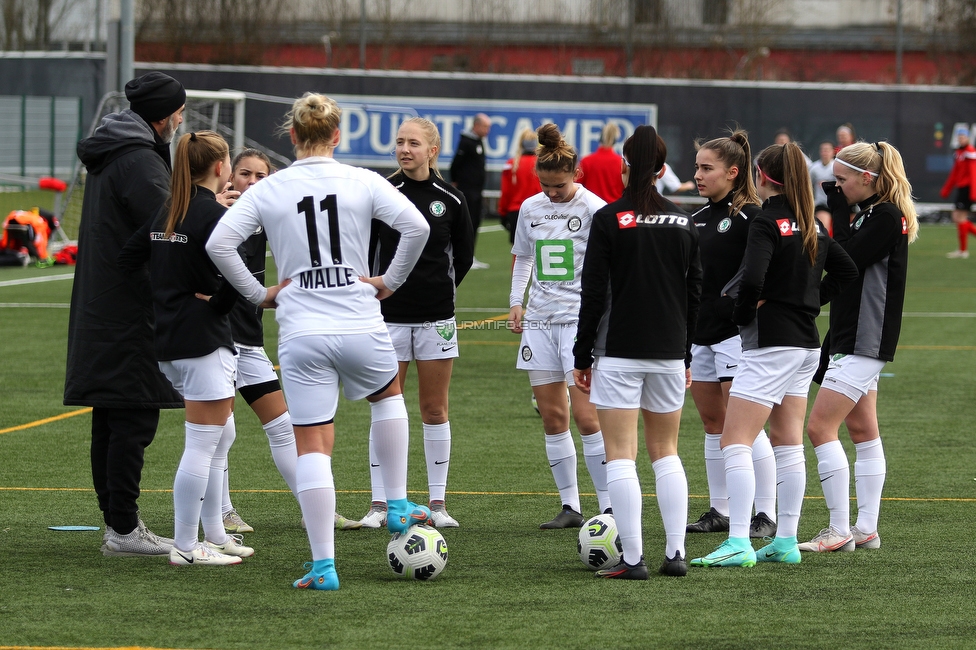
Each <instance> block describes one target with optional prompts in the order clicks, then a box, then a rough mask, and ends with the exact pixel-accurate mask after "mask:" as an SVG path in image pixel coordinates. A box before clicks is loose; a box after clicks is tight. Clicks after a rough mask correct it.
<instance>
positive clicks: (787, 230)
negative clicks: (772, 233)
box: [776, 219, 793, 237]
mask: <svg viewBox="0 0 976 650" xmlns="http://www.w3.org/2000/svg"><path fill="white" fill-rule="evenodd" d="M776 225H777V226H779V234H780V235H781V236H782V237H792V236H793V224H792V223H790V220H789V219H777V220H776Z"/></svg>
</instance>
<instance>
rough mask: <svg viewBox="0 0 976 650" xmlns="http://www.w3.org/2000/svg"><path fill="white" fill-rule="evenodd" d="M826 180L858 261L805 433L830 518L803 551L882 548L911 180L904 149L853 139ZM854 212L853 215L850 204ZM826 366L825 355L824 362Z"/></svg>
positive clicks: (836, 306)
mask: <svg viewBox="0 0 976 650" xmlns="http://www.w3.org/2000/svg"><path fill="white" fill-rule="evenodd" d="M834 176H835V177H836V178H837V183H836V185H833V184H829V183H824V189H825V191H826V192H827V197H828V201H829V205H830V207H831V210H832V213H833V217H834V237H835V239H836V240H837V242H838V243H839V244H840V245H841V246H843V248H844V250H846V251H847V253H848V254H849V255H850V256H851V259H853V260H854V263H855V264H857V270H858V278H857V281H856V282H854V283H853V284H852V285H851V286H849V287H847V289H845V290H844V291H843V293H841V294H840V295H839V296H837V298H835V299H834V301H833V302H832V303H831V305H830V331H829V332H828V333H827V336H826V340H825V341H824V352H826V353H828V354H829V355H830V360H829V365H828V366H827V367H826V368H823V367H821V371H822V372H825V375H824V377H823V382H822V386H821V388H820V392H819V393H817V399H816V401H815V402H814V404H813V409H812V411H811V412H810V421H809V423H808V425H807V433H808V434H809V436H810V442H812V443H813V446H814V451H815V452H816V453H817V470H818V471H819V473H820V481H821V486H822V488H823V491H824V498H825V500H826V501H827V507H828V509H829V510H830V524H829V526H828V527H827V528H824V529H823V530H822V531H820V534H819V535H817V536H816V537H815V538H814V539H813V540H811V541H810V542H807V543H805V544H801V545H800V550H801V551H850V550H854V549H855V548H880V546H881V538H880V537H879V536H878V513H879V511H880V509H881V490H882V488H883V487H884V481H885V473H886V471H887V470H886V464H885V457H884V449H883V448H882V445H881V434H880V431H879V430H878V413H877V406H878V377H879V375H880V373H881V369H882V368H884V365H885V363H886V362H888V361H891V360H892V359H893V358H894V356H895V347H896V346H897V344H898V335H899V333H900V331H901V317H902V307H903V305H904V302H905V283H906V280H907V275H908V244H909V243H910V242H912V241H914V240H915V238H916V237H917V236H918V220H917V218H916V214H915V207H914V204H913V203H912V187H911V185H909V183H908V179H907V178H906V177H905V168H904V165H903V164H902V159H901V154H899V153H898V150H897V149H895V148H894V147H893V146H891V145H890V144H888V143H887V142H878V143H874V144H869V143H866V142H856V143H854V144H852V145H848V146H847V147H844V148H843V149H841V151H840V153H838V154H837V157H836V159H835V161H834ZM852 209H854V210H856V211H857V213H856V214H855V215H854V217H853V219H852V218H850V213H851V210H852ZM822 366H823V363H822ZM841 422H844V423H846V424H847V430H848V432H849V433H850V435H851V441H852V442H853V443H854V448H855V450H856V452H857V456H856V460H855V462H854V476H855V483H856V485H857V522H856V523H855V525H854V526H853V527H851V526H850V465H849V464H848V461H847V454H846V453H845V452H844V448H843V447H842V446H841V444H840V441H839V440H838V429H839V427H840V423H841Z"/></svg>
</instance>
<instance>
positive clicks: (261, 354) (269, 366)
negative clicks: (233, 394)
mask: <svg viewBox="0 0 976 650" xmlns="http://www.w3.org/2000/svg"><path fill="white" fill-rule="evenodd" d="M235 347H236V348H237V390H240V389H242V388H244V387H246V386H256V385H257V384H266V383H268V382H270V381H278V375H277V374H275V370H274V364H273V363H271V359H269V358H268V353H267V352H265V351H264V348H254V347H250V346H242V345H237V344H235Z"/></svg>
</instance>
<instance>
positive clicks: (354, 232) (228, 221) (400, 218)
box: [207, 156, 430, 341]
mask: <svg viewBox="0 0 976 650" xmlns="http://www.w3.org/2000/svg"><path fill="white" fill-rule="evenodd" d="M372 219H378V220H380V221H382V222H384V223H386V224H388V225H389V226H390V227H392V228H393V229H395V230H397V231H399V232H400V243H399V245H398V246H397V251H396V255H395V256H394V258H393V261H392V263H391V264H390V267H389V269H388V270H387V272H386V274H385V275H384V276H383V282H384V284H385V285H386V287H387V288H388V289H391V290H396V289H397V288H398V287H399V286H400V285H401V284H403V282H404V281H405V280H406V278H407V275H408V274H409V273H410V271H411V269H412V268H413V265H414V264H415V263H416V262H417V259H418V258H419V257H420V253H421V252H422V251H423V248H424V244H425V243H426V242H427V234H428V233H429V231H430V228H429V226H428V225H427V222H426V221H425V220H424V218H423V216H422V215H421V214H420V212H419V211H417V208H416V207H414V205H413V204H412V203H411V202H410V201H409V200H408V199H407V198H406V197H405V196H404V195H403V194H401V193H400V192H398V191H396V189H394V188H393V186H392V185H390V183H389V182H387V181H386V179H384V178H383V177H382V176H380V175H379V174H377V173H375V172H372V171H369V170H366V169H361V168H359V167H352V166H350V165H344V164H342V163H339V162H337V161H335V160H334V159H332V158H327V157H317V156H316V157H310V158H304V159H302V160H299V161H297V162H295V163H293V164H292V165H291V166H290V167H288V168H287V169H283V170H281V171H279V172H277V173H275V174H272V175H271V176H268V177H267V178H265V179H264V181H262V182H260V183H257V184H255V185H254V186H252V187H251V188H250V189H249V190H248V191H247V192H245V193H244V194H242V195H241V198H240V199H238V200H237V202H236V203H234V205H232V206H231V207H230V209H229V210H227V212H226V213H225V214H224V216H223V217H222V218H221V220H220V222H219V223H218V224H217V227H216V228H215V229H214V231H213V234H212V235H211V236H210V240H209V241H208V242H207V252H208V253H209V254H210V257H211V259H213V261H214V264H216V265H217V268H218V269H219V270H220V272H221V273H222V274H223V275H224V277H225V278H227V280H228V281H229V282H230V283H231V284H233V285H234V287H235V288H236V289H237V290H238V291H239V292H240V293H241V295H243V296H244V297H245V298H246V299H247V300H249V301H251V302H252V303H254V304H260V303H261V302H263V301H264V299H265V297H266V295H267V290H266V289H265V288H264V287H262V286H261V284H260V283H259V282H258V281H257V280H255V279H254V276H253V275H251V273H250V271H248V270H247V268H246V267H245V266H244V262H243V261H242V260H241V257H240V255H238V254H237V246H238V245H239V244H240V243H241V242H242V241H244V240H245V239H247V238H248V237H249V236H250V235H251V234H252V233H254V232H255V231H256V230H257V229H258V228H259V227H262V228H264V230H265V232H266V233H267V235H268V244H269V245H270V247H271V254H272V255H273V256H274V259H275V263H276V264H277V266H278V279H279V281H282V280H284V279H285V278H288V279H290V280H291V284H289V285H288V286H287V287H285V288H284V289H282V290H281V292H279V293H278V297H277V303H278V309H277V313H276V318H277V320H278V326H279V334H278V338H279V340H280V341H287V340H288V339H290V338H293V337H296V336H305V335H309V334H354V333H364V332H373V331H379V330H381V329H383V328H384V327H385V325H384V324H383V316H382V314H381V313H380V303H379V301H378V300H377V299H376V290H375V289H374V288H373V287H372V286H371V285H369V284H367V283H365V282H360V281H359V280H358V278H359V276H361V275H362V276H368V275H369V264H368V256H369V255H368V250H369V235H370V222H371V220H372Z"/></svg>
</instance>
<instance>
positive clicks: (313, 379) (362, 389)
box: [278, 329, 398, 426]
mask: <svg viewBox="0 0 976 650" xmlns="http://www.w3.org/2000/svg"><path fill="white" fill-rule="evenodd" d="M278 359H279V361H280V363H281V383H282V384H283V386H284V390H285V401H286V402H287V403H288V410H289V411H290V412H291V419H292V422H294V424H296V425H297V426H312V425H316V424H328V423H329V422H331V421H332V420H333V418H335V413H336V408H337V407H338V405H339V382H342V394H343V395H345V396H346V399H349V400H358V399H363V398H364V397H367V396H369V395H372V394H374V393H377V392H379V391H381V390H383V389H384V388H386V387H387V386H389V385H390V383H391V382H392V381H393V380H395V379H396V376H397V368H398V366H397V360H396V352H395V351H394V350H393V343H391V342H390V335H389V334H388V333H387V332H386V329H384V330H383V331H382V332H369V333H365V334H341V335H339V334H336V335H309V336H297V337H295V338H291V339H288V340H287V341H283V342H282V343H281V345H280V346H279V347H278Z"/></svg>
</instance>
